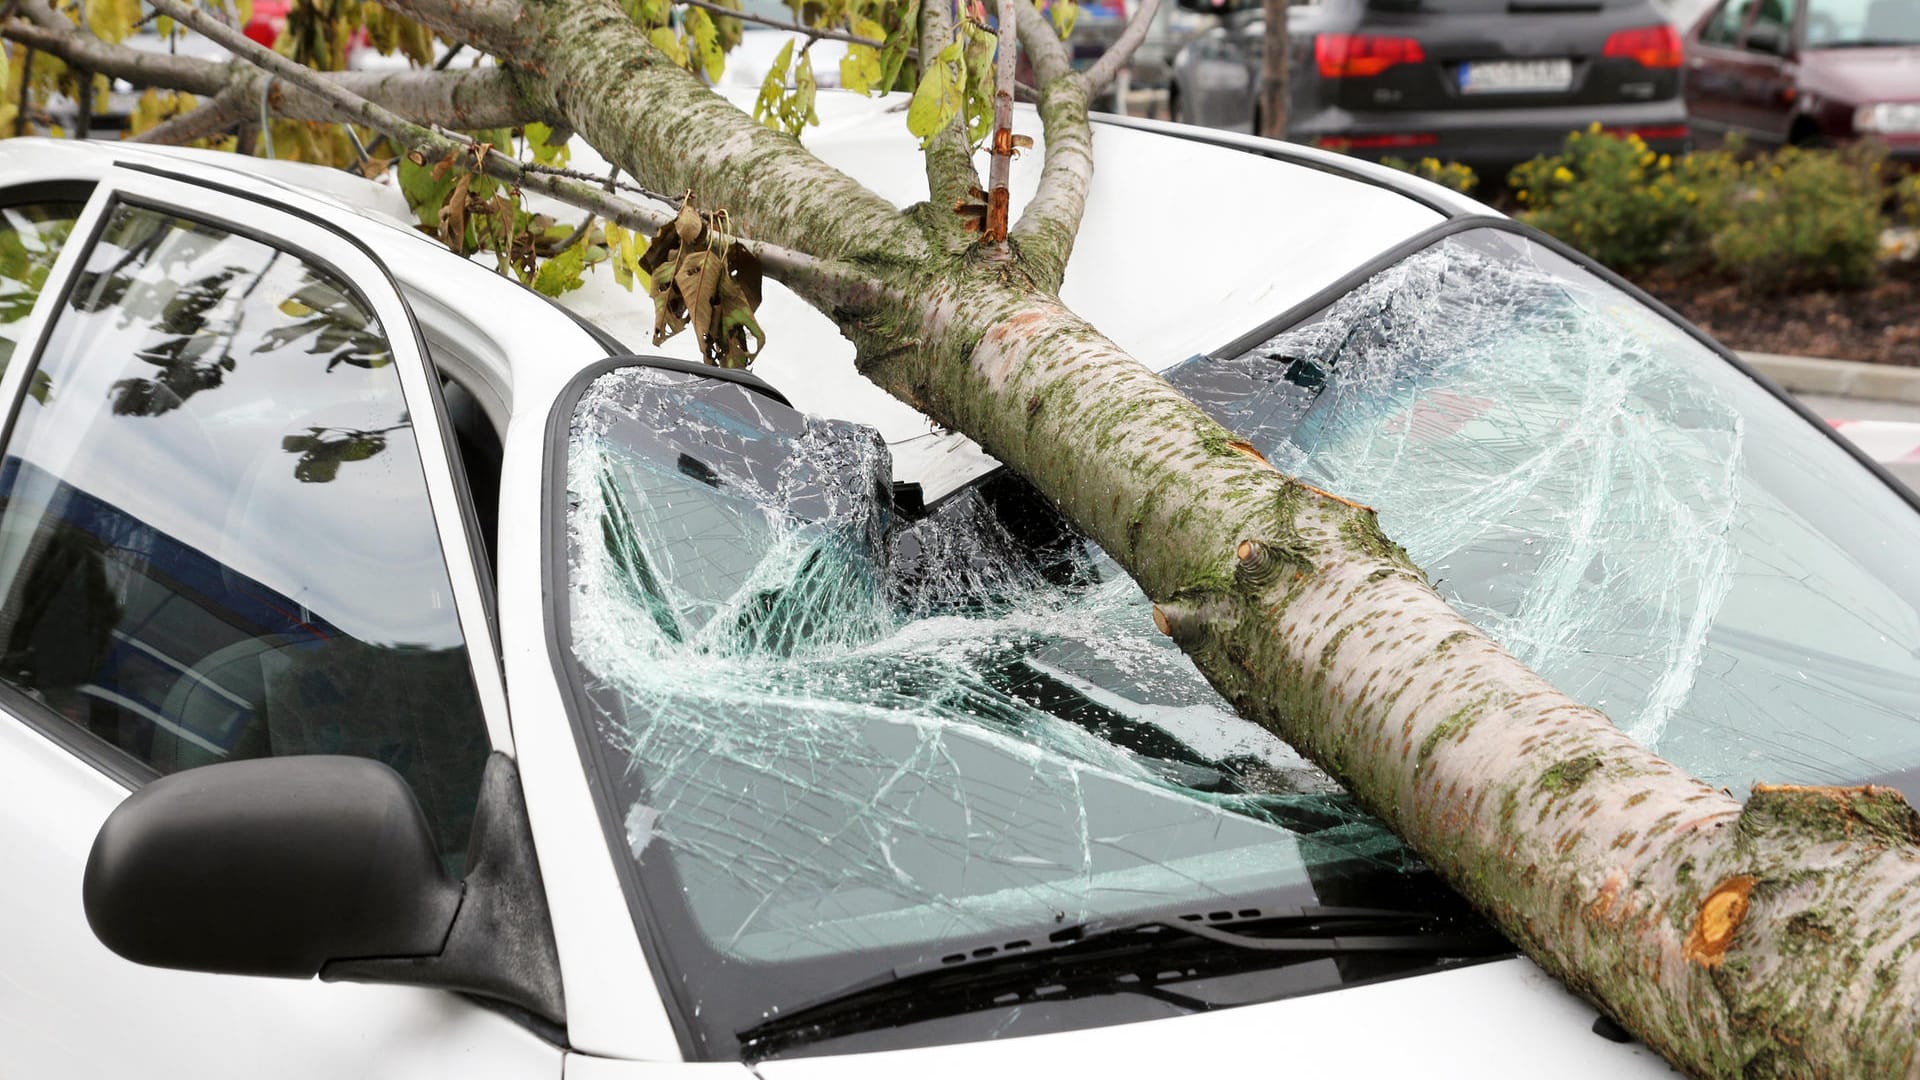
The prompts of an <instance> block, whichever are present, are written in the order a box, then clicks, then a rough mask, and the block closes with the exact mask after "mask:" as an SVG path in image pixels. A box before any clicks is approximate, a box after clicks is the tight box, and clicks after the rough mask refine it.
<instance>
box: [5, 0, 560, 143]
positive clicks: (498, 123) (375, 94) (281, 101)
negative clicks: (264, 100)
mask: <svg viewBox="0 0 1920 1080" xmlns="http://www.w3.org/2000/svg"><path fill="white" fill-rule="evenodd" d="M20 11H21V13H22V14H23V15H25V16H26V18H27V20H29V21H22V20H20V19H15V20H13V21H11V22H8V23H6V24H5V25H4V26H0V37H5V38H8V39H10V40H13V41H19V42H21V43H23V44H25V45H27V46H28V47H29V48H34V49H39V50H41V51H44V52H47V53H50V54H52V55H54V56H57V57H59V58H60V59H62V60H65V61H67V62H68V63H69V64H71V65H72V66H74V67H78V68H86V69H88V70H91V71H97V72H100V73H101V74H103V75H106V76H109V77H111V78H116V79H124V80H125V81H127V82H129V83H132V84H133V85H135V86H139V87H155V88H158V89H163V90H182V91H185V92H187V93H190V94H193V95H195V96H196V97H201V98H207V99H214V98H218V97H219V96H220V95H222V94H224V93H228V92H231V94H232V95H234V96H235V97H236V98H237V99H238V101H244V102H254V103H257V102H258V101H259V99H260V94H261V91H262V90H263V88H266V87H265V83H266V81H267V77H266V75H265V73H264V72H262V71H261V70H260V69H259V68H258V67H256V66H254V65H252V64H240V63H232V62H221V61H217V60H204V59H198V58H195V57H190V56H179V55H174V54H169V53H152V52H145V51H143V50H140V49H134V48H130V47H128V46H125V45H114V44H109V43H108V42H105V41H102V40H101V39H99V38H97V37H94V36H93V35H92V34H88V33H84V32H83V31H81V30H79V29H78V28H77V27H75V26H74V25H73V23H72V22H70V21H68V20H67V19H66V18H65V17H64V16H62V15H59V14H57V13H55V12H54V11H53V9H52V8H50V7H48V6H47V4H46V0H20ZM212 25H215V26H219V27H221V28H222V29H223V30H226V31H227V32H228V33H232V34H238V33H239V32H238V31H235V30H232V29H231V28H229V27H226V26H225V24H223V23H219V22H217V21H215V22H212ZM202 33H205V32H204V31H202ZM208 36H209V37H211V35H208ZM216 40H217V39H216ZM303 70H304V69H303ZM315 77H316V78H320V79H323V80H325V81H326V82H328V83H332V84H338V85H340V86H342V87H344V88H346V89H348V90H350V91H351V92H352V93H353V94H354V95H356V96H357V97H359V98H364V99H367V100H371V101H375V102H378V103H381V104H384V105H387V106H389V107H393V108H398V109H402V110H404V111H405V112H406V113H407V114H408V115H411V116H414V117H417V118H419V119H420V120H422V121H424V122H427V123H431V124H437V125H440V126H442V127H455V128H490V127H511V126H516V125H519V124H522V123H525V122H526V121H528V120H544V119H547V117H545V116H542V115H540V114H538V113H536V112H534V111H533V110H531V109H530V108H528V107H526V106H524V105H523V104H522V103H521V99H520V97H519V95H517V94H516V93H515V92H514V86H513V75H512V73H510V72H509V71H507V70H506V69H504V68H497V67H494V68H471V69H467V70H462V71H452V72H441V71H425V70H420V71H413V70H409V71H393V72H382V71H334V72H326V73H324V74H320V73H315ZM298 85H299V84H295V83H291V82H288V83H278V82H276V83H275V84H274V85H273V86H272V87H271V88H268V89H269V92H270V95H271V97H270V100H269V102H268V104H269V106H270V107H271V108H272V109H273V111H274V112H276V113H278V114H279V115H281V116H284V117H287V118H289V119H295V120H323V121H324V120H332V119H334V116H335V110H336V107H335V106H334V105H333V104H332V103H330V102H328V101H326V100H324V99H323V98H322V97H321V96H318V95H310V94H308V93H306V92H305V91H304V90H301V89H298V88H297V87H298ZM206 119H210V117H209V118H203V121H196V123H200V122H204V121H205V120H206ZM162 137H163V138H164V137H167V136H162ZM193 137H195V138H198V137H200V136H198V135H196V136H193ZM144 141H154V140H152V139H149V140H144Z"/></svg>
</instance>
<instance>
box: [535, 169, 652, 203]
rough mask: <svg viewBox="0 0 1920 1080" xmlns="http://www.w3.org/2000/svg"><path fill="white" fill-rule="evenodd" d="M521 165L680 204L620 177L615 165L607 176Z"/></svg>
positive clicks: (612, 189) (605, 187)
mask: <svg viewBox="0 0 1920 1080" xmlns="http://www.w3.org/2000/svg"><path fill="white" fill-rule="evenodd" d="M520 167H521V168H523V169H525V170H526V171H528V172H530V173H541V174H543V175H546V176H562V177H565V178H567V179H569V180H580V181H584V182H586V183H590V184H597V185H599V186H600V187H601V188H603V189H605V190H606V191H607V192H609V193H611V192H613V191H616V190H619V191H628V192H632V193H633V194H635V195H638V196H640V197H641V198H644V199H652V200H653V201H654V202H657V203H660V204H661V205H663V206H678V205H679V200H678V199H675V198H674V197H673V196H671V195H664V194H662V193H660V192H658V191H651V190H649V189H647V188H643V187H641V186H640V185H639V184H635V183H631V182H629V181H626V180H622V179H620V169H619V166H615V167H614V169H613V171H612V172H611V173H609V174H607V175H606V176H595V175H593V174H592V173H588V172H581V171H580V170H579V169H567V168H562V167H561V166H558V165H541V164H538V163H536V162H526V163H523V164H522V165H521V166H520Z"/></svg>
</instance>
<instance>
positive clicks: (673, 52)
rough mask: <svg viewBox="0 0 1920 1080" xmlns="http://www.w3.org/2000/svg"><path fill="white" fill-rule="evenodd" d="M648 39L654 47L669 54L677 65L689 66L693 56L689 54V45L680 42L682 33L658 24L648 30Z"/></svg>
mask: <svg viewBox="0 0 1920 1080" xmlns="http://www.w3.org/2000/svg"><path fill="white" fill-rule="evenodd" d="M647 40H648V41H651V42H653V47H654V48H656V49H659V50H660V51H661V52H663V53H665V54H667V59H669V60H671V61H673V63H674V66H675V67H689V66H691V63H692V58H691V57H689V56H688V55H687V47H686V46H685V45H683V44H681V43H680V35H679V34H676V33H674V32H673V31H672V30H670V29H668V28H667V27H664V26H656V27H654V28H653V29H651V30H649V31H647Z"/></svg>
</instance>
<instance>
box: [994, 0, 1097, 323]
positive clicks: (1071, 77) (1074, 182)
mask: <svg viewBox="0 0 1920 1080" xmlns="http://www.w3.org/2000/svg"><path fill="white" fill-rule="evenodd" d="M1015 6H1016V7H1017V8H1018V9H1019V20H1020V43H1021V45H1022V46H1023V47H1024V48H1025V49H1026V51H1027V57H1028V59H1029V61H1030V62H1031V63H1032V65H1033V73H1034V77H1035V78H1037V79H1039V80H1040V124H1041V130H1042V132H1043V133H1044V135H1045V137H1046V159H1045V161H1044V163H1043V164H1042V165H1041V168H1040V186H1039V188H1038V190H1036V191H1035V192H1034V196H1033V200H1032V201H1031V202H1029V203H1028V204H1027V208H1026V209H1025V210H1024V211H1022V212H1021V214H1020V221H1019V223H1018V224H1016V225H1015V226H1014V227H1013V231H1012V233H1011V237H1012V240H1013V246H1014V247H1015V248H1016V249H1017V250H1018V251H1019V254H1020V260H1021V262H1022V263H1023V264H1024V265H1025V266H1026V267H1027V270H1028V272H1029V273H1031V274H1032V275H1033V276H1034V280H1035V281H1037V282H1038V283H1040V285H1041V286H1042V287H1043V288H1045V289H1047V290H1049V291H1051V292H1055V293H1058V292H1059V289H1060V284H1061V282H1062V280H1064V278H1065V277H1066V273H1067V260H1068V258H1069V257H1070V256H1071V255H1072V254H1073V240H1074V237H1075V235H1077V234H1078V233H1079V231H1080V219H1081V216H1082V215H1083V214H1084V213H1085V212H1086V206H1087V188H1088V186H1089V185H1091V184H1092V182H1093V125H1092V124H1091V123H1090V122H1088V120H1087V104H1088V102H1089V101H1090V100H1091V98H1092V94H1091V92H1090V91H1089V89H1088V85H1087V80H1086V79H1085V78H1084V77H1083V76H1081V75H1080V74H1079V73H1077V72H1075V71H1074V70H1073V66H1072V62H1071V61H1070V60H1069V59H1068V56H1067V50H1066V47H1065V46H1064V45H1062V44H1061V43H1060V39H1059V37H1057V36H1056V35H1055V34H1054V32H1053V27H1052V26H1051V25H1049V24H1048V22H1047V19H1046V17H1045V16H1043V15H1041V14H1040V13H1039V12H1038V11H1036V10H1034V7H1033V5H1032V4H1030V3H1022V4H1017V5H1015Z"/></svg>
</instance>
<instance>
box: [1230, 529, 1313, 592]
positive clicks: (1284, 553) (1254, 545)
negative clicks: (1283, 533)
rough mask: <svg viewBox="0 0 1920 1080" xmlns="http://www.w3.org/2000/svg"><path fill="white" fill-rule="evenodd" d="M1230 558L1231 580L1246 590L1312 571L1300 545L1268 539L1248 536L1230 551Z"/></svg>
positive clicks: (1259, 587)
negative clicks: (1231, 567)
mask: <svg viewBox="0 0 1920 1080" xmlns="http://www.w3.org/2000/svg"><path fill="white" fill-rule="evenodd" d="M1233 557H1234V559H1235V560H1236V561H1235V563H1234V567H1233V580H1234V581H1235V582H1236V583H1238V584H1239V585H1240V586H1242V587H1243V588H1248V589H1263V588H1265V587H1267V586H1268V585H1271V584H1273V583H1274V582H1276V581H1280V580H1282V577H1283V575H1286V574H1291V576H1292V577H1293V578H1295V579H1298V578H1299V577H1300V576H1301V575H1302V574H1304V573H1306V572H1307V571H1309V570H1311V569H1313V564H1312V562H1311V561H1309V560H1308V558H1307V556H1306V553H1305V552H1304V551H1302V550H1300V545H1298V544H1286V543H1278V542H1275V541H1272V540H1256V539H1253V538H1251V537H1249V538H1248V539H1245V540H1242V541H1240V543H1239V544H1238V545H1237V546H1236V547H1235V548H1234V552H1233Z"/></svg>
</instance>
